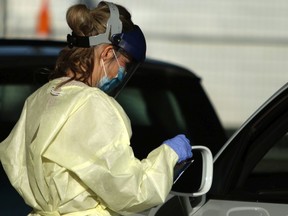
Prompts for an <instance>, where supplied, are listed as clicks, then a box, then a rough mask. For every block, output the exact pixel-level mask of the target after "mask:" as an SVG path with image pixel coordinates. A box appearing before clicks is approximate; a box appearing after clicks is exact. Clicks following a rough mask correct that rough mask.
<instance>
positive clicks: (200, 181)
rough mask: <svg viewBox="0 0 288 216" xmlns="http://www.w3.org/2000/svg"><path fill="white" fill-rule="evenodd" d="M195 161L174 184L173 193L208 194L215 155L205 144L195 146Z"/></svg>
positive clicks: (180, 194)
mask: <svg viewBox="0 0 288 216" xmlns="http://www.w3.org/2000/svg"><path fill="white" fill-rule="evenodd" d="M192 151H193V159H194V161H193V163H192V164H191V165H190V166H189V167H188V168H187V170H186V171H185V172H184V173H183V174H182V176H181V177H180V178H179V180H178V181H177V182H176V183H175V184H174V185H173V187H172V191H171V194H174V195H179V196H189V197H198V196H202V195H204V194H206V193H207V192H208V191H209V190H210V188H211V185H212V179H213V156H212V153H211V151H210V150H209V149H208V148H207V147H205V146H193V147H192Z"/></svg>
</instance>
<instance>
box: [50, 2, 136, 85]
mask: <svg viewBox="0 0 288 216" xmlns="http://www.w3.org/2000/svg"><path fill="white" fill-rule="evenodd" d="M117 7H118V10H119V14H120V20H121V21H122V25H123V30H122V31H123V32H125V31H129V30H130V29H132V28H133V26H134V24H133V22H132V20H131V14H130V13H129V12H128V11H127V10H126V9H125V8H124V7H122V6H120V5H117ZM109 17H110V10H109V7H108V6H107V4H105V3H103V2H101V3H99V4H98V6H97V7H96V8H94V9H92V10H90V9H89V8H87V7H86V5H83V4H77V5H74V6H71V7H70V8H69V9H68V11H67V13H66V20H67V24H68V26H69V27H70V28H71V30H72V32H73V33H74V34H76V35H77V36H95V35H98V34H101V33H104V32H105V31H106V23H107V20H108V18H109ZM94 55H95V49H94V47H89V48H82V47H73V48H69V47H68V46H67V47H65V48H64V49H63V50H62V51H61V52H60V54H59V57H58V59H57V61H56V66H55V69H54V71H53V72H52V73H51V76H50V78H51V79H55V78H59V77H63V76H66V75H67V74H66V73H67V70H68V69H70V70H71V71H72V73H73V77H71V79H69V80H67V82H69V81H71V80H78V81H82V82H84V83H85V84H87V85H90V83H91V82H89V79H91V77H92V76H91V75H92V72H93V68H94V64H95V62H94V59H95V56H94ZM76 75H77V76H76Z"/></svg>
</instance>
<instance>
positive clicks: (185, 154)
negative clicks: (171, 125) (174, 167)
mask: <svg viewBox="0 0 288 216" xmlns="http://www.w3.org/2000/svg"><path fill="white" fill-rule="evenodd" d="M163 144H166V145H168V146H170V147H171V148H172V149H173V150H174V151H175V152H176V153H177V154H178V157H179V158H178V163H179V162H181V161H184V160H186V159H188V158H191V157H192V156H193V153H192V149H191V145H190V141H189V140H188V139H187V138H186V136H185V135H183V134H180V135H177V136H175V137H174V138H172V139H168V140H166V141H164V142H163Z"/></svg>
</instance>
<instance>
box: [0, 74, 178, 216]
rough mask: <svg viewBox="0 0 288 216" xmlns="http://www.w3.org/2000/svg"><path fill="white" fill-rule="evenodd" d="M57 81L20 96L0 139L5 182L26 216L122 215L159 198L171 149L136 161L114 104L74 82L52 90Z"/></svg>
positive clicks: (166, 185) (167, 184)
mask: <svg viewBox="0 0 288 216" xmlns="http://www.w3.org/2000/svg"><path fill="white" fill-rule="evenodd" d="M63 80H65V78H60V79H55V80H53V81H51V82H49V83H47V84H46V85H44V86H43V87H41V88H40V89H38V90H37V91H36V92H35V93H33V94H32V95H31V96H30V97H29V98H28V99H27V100H26V102H25V105H24V108H23V111H22V114H21V117H20V119H19V121H18V122H17V124H16V126H15V127H14V129H13V130H12V132H11V133H10V135H9V136H8V137H7V139H6V140H4V141H3V142H2V143H1V144H0V158H1V162H2V165H3V167H4V169H5V171H6V173H7V175H8V177H9V180H10V182H11V184H12V185H13V186H14V187H15V188H16V190H17V191H18V192H19V193H20V195H21V196H22V197H23V199H24V200H25V202H26V203H27V204H28V205H29V206H31V207H32V208H33V209H34V211H33V212H32V213H31V214H30V216H59V215H65V216H88V215H89V216H102V215H103V216H106V215H107V216H108V215H117V214H122V215H126V214H129V213H133V212H139V211H142V210H145V209H148V208H150V207H153V206H155V205H157V204H160V203H162V202H164V201H165V198H166V196H167V195H168V193H169V191H170V189H171V187H172V178H173V167H174V165H175V164H176V162H177V159H178V156H177V154H176V153H175V152H174V151H173V150H172V149H171V148H170V147H169V146H167V145H160V146H159V147H158V148H157V149H155V150H154V151H152V152H151V153H150V154H149V155H148V157H147V159H144V160H142V161H139V160H138V159H137V158H135V157H134V155H133V151H132V149H131V147H130V137H131V126H130V121H129V119H128V117H127V116H126V114H125V112H124V111H123V109H122V108H121V106H120V105H119V104H118V103H117V102H116V101H115V100H114V99H113V98H111V97H109V96H107V95H106V94H105V93H103V92H102V91H101V90H99V89H97V88H92V87H88V86H87V85H85V84H83V83H81V82H76V81H72V82H70V83H68V84H66V85H64V86H62V87H61V88H60V89H58V90H55V87H56V86H57V85H58V84H59V83H60V82H62V81H63ZM147 145H149V143H147Z"/></svg>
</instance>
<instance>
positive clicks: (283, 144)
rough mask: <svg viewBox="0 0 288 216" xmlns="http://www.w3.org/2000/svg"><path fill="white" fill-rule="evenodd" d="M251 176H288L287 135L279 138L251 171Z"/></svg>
mask: <svg viewBox="0 0 288 216" xmlns="http://www.w3.org/2000/svg"><path fill="white" fill-rule="evenodd" d="M252 173H253V174H267V175H273V174H275V173H287V174H288V133H286V134H285V135H284V136H283V137H281V138H280V139H279V140H278V141H277V142H275V145H273V146H272V148H271V149H270V150H269V151H268V152H267V153H266V154H265V155H264V157H263V158H262V159H261V160H260V161H259V163H258V164H257V165H256V167H255V168H254V169H253V171H252Z"/></svg>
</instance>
